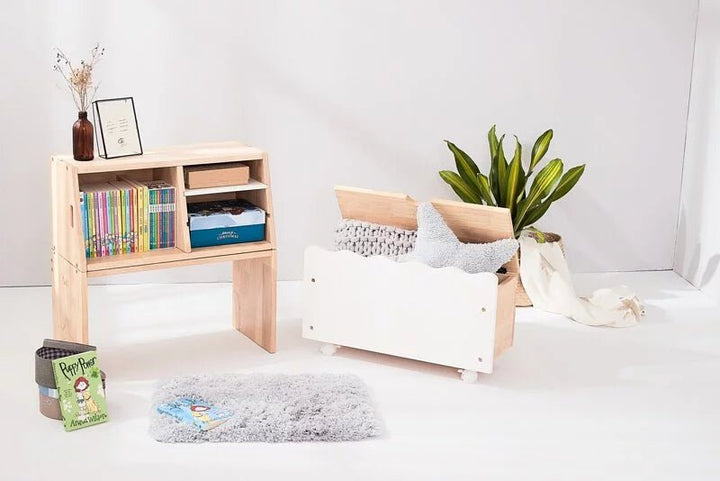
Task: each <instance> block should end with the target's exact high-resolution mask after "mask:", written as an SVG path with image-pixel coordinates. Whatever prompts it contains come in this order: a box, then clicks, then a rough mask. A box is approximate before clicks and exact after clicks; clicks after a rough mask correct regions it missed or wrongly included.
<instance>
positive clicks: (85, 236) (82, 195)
mask: <svg viewBox="0 0 720 481" xmlns="http://www.w3.org/2000/svg"><path fill="white" fill-rule="evenodd" d="M80 216H81V219H82V231H83V243H84V245H85V257H90V237H89V235H88V216H87V201H86V198H85V192H80Z"/></svg>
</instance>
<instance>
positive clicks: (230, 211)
mask: <svg viewBox="0 0 720 481" xmlns="http://www.w3.org/2000/svg"><path fill="white" fill-rule="evenodd" d="M188 217H189V219H190V245H191V246H192V247H208V246H218V245H225V244H237V243H241V242H256V241H261V240H265V211H264V210H262V209H261V208H260V207H257V206H256V205H254V204H251V203H250V202H248V201H246V200H242V199H237V200H223V201H216V202H199V203H194V204H188Z"/></svg>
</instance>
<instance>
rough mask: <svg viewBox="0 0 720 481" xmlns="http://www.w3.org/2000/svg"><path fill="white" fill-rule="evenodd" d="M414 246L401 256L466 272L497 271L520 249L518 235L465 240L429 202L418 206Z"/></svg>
mask: <svg viewBox="0 0 720 481" xmlns="http://www.w3.org/2000/svg"><path fill="white" fill-rule="evenodd" d="M417 222H418V230H417V240H416V241H415V249H414V250H413V251H412V252H411V253H409V254H407V255H406V256H403V257H402V259H401V260H402V261H407V260H414V261H418V262H422V263H423V264H427V265H429V266H431V267H448V266H454V267H457V268H459V269H461V270H463V271H465V272H469V273H471V274H475V273H477V272H497V270H498V269H500V267H502V266H503V264H505V263H506V262H507V261H509V260H510V259H511V258H512V256H513V255H515V252H517V250H518V242H517V240H515V239H501V240H498V241H495V242H489V243H487V244H465V243H464V242H460V241H459V240H458V238H457V236H456V235H455V234H454V233H453V231H452V230H450V227H448V225H447V224H446V223H445V220H444V219H443V218H442V215H441V214H440V212H438V211H437V210H436V209H435V207H433V205H432V204H431V203H429V202H425V203H423V204H420V205H419V206H418V211H417Z"/></svg>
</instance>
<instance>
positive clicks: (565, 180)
mask: <svg viewBox="0 0 720 481" xmlns="http://www.w3.org/2000/svg"><path fill="white" fill-rule="evenodd" d="M583 172H585V164H583V165H578V166H577V167H573V168H572V169H569V170H568V171H567V172H565V175H563V176H562V178H561V179H560V182H558V185H557V187H555V190H554V191H553V193H552V194H550V197H548V199H547V201H546V202H555V201H556V200H558V199H559V198H561V197H563V196H564V195H565V194H567V193H568V192H570V189H572V188H573V187H575V184H577V182H578V180H580V177H581V176H582V175H583Z"/></svg>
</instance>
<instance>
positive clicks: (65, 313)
mask: <svg viewBox="0 0 720 481" xmlns="http://www.w3.org/2000/svg"><path fill="white" fill-rule="evenodd" d="M51 262H52V267H51V270H52V303H53V337H54V338H55V339H59V340H62V341H73V342H82V343H84V344H87V343H88V325H87V274H86V273H84V272H81V271H79V270H78V269H76V268H75V266H73V265H72V264H70V263H69V262H68V261H66V260H65V259H63V258H62V257H60V256H59V255H57V254H53V256H52V261H51Z"/></svg>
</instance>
